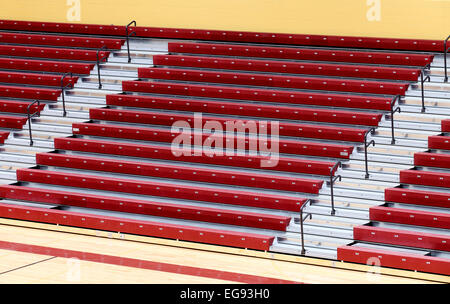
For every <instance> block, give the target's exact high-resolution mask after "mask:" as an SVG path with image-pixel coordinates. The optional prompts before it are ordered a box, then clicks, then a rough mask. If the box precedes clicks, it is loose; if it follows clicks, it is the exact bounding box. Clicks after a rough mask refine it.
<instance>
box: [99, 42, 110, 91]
mask: <svg viewBox="0 0 450 304" xmlns="http://www.w3.org/2000/svg"><path fill="white" fill-rule="evenodd" d="M102 50H105V51H107V50H108V48H107V47H106V45H104V46H102V47H101V48H99V49H98V50H97V75H98V88H99V89H101V88H102V80H101V76H100V63H101V62H102V61H105V62H106V61H108V56H103V57H102V58H100V56H99V55H100V52H101V51H102Z"/></svg>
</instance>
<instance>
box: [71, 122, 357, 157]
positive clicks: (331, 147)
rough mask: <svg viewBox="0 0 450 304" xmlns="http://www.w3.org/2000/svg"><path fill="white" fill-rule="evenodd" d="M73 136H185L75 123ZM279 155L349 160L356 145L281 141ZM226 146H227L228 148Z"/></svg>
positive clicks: (245, 140)
mask: <svg viewBox="0 0 450 304" xmlns="http://www.w3.org/2000/svg"><path fill="white" fill-rule="evenodd" d="M72 131H73V134H79V135H91V136H99V137H113V138H114V137H115V138H127V139H136V140H146V141H157V142H167V143H171V142H173V140H174V138H175V137H177V136H178V135H180V134H181V132H176V131H174V130H167V129H155V128H143V127H129V126H118V125H109V124H104V123H102V124H95V123H74V124H73V125H72ZM191 135H192V136H194V137H196V136H199V137H200V138H202V142H205V141H207V140H212V139H217V140H221V141H222V142H223V141H224V137H225V135H213V134H212V133H200V132H191ZM231 140H233V141H234V147H238V142H241V143H245V147H244V148H245V149H246V150H257V149H258V145H257V144H255V146H252V145H250V144H249V139H248V137H246V136H236V135H233V136H231V135H228V136H227V137H225V141H227V142H229V141H231ZM266 143H267V145H268V146H270V145H271V144H272V141H271V140H270V139H268V140H267V142H266ZM277 144H278V146H279V147H278V149H279V153H287V154H298V155H314V156H323V157H334V158H344V159H348V158H349V157H350V154H351V153H352V151H353V148H354V147H353V146H350V145H338V144H329V143H318V142H304V141H298V140H284V139H280V140H278V143H277ZM224 147H225V145H224Z"/></svg>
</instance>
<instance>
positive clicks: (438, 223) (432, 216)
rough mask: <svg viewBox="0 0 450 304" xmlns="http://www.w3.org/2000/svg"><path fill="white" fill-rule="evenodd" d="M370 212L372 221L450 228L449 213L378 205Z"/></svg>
mask: <svg viewBox="0 0 450 304" xmlns="http://www.w3.org/2000/svg"><path fill="white" fill-rule="evenodd" d="M369 214H370V219H371V220H372V221H379V222H390V223H398V224H405V225H415V226H426V227H434V228H442V229H450V214H448V213H439V212H429V211H422V210H413V209H403V208H391V207H383V206H376V207H371V208H370V211H369Z"/></svg>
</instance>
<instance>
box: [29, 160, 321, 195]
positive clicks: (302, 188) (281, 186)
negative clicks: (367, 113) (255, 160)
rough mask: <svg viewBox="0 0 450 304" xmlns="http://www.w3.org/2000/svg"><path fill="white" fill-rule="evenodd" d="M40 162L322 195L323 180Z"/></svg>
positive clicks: (154, 165) (113, 163)
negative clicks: (320, 193) (320, 191)
mask: <svg viewBox="0 0 450 304" xmlns="http://www.w3.org/2000/svg"><path fill="white" fill-rule="evenodd" d="M36 163H37V164H38V165H44V166H55V167H67V168H76V169H84V170H95V171H106V172H114V173H123V174H134V175H143V176H155V177H162V178H169V179H182V180H192V181H199V182H205V183H219V184H229V185H237V186H246V187H256V188H267V189H278V190H285V191H296V192H308V193H316V194H317V193H318V192H319V190H320V189H321V188H322V184H323V181H322V180H314V179H306V178H297V177H283V176H274V175H268V174H258V175H255V174H253V173H244V172H239V171H232V170H229V169H227V170H220V169H213V168H211V169H204V168H195V167H186V166H177V165H171V164H161V163H150V162H145V163H144V162H136V161H124V160H114V159H108V158H99V157H88V156H75V155H66V154H57V153H38V154H36Z"/></svg>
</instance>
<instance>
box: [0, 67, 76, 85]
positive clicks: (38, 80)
mask: <svg viewBox="0 0 450 304" xmlns="http://www.w3.org/2000/svg"><path fill="white" fill-rule="evenodd" d="M61 80H62V82H61ZM77 80H78V77H65V78H64V79H62V76H60V75H49V74H40V73H39V74H38V73H22V72H2V71H0V83H14V84H31V85H40V86H52V87H53V86H61V85H63V86H67V85H68V84H72V85H74V84H75V83H76V82H77Z"/></svg>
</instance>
